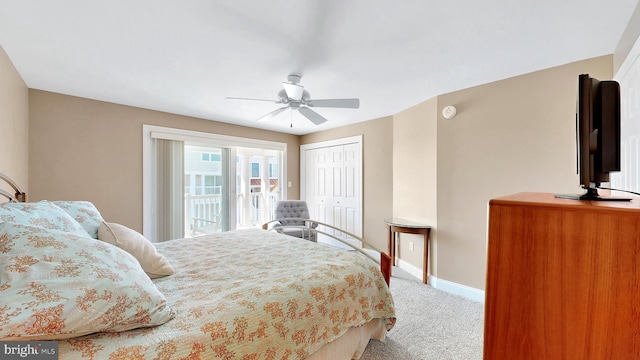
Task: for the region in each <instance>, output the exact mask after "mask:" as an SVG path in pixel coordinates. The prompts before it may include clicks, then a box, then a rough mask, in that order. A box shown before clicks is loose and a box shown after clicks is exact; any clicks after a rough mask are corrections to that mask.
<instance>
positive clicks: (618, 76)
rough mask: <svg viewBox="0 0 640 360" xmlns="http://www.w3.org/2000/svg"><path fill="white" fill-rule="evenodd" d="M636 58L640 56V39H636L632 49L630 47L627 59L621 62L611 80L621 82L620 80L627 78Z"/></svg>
mask: <svg viewBox="0 0 640 360" xmlns="http://www.w3.org/2000/svg"><path fill="white" fill-rule="evenodd" d="M638 56H640V37H638V38H637V39H636V42H635V44H633V47H631V50H630V51H629V53H628V54H627V57H626V58H625V59H624V61H623V62H622V65H620V68H618V71H617V72H616V73H615V75H614V77H613V78H614V79H615V80H617V81H621V80H622V79H624V77H625V76H627V73H628V72H629V70H631V68H632V67H633V65H634V63H635V62H636V60H637V59H638Z"/></svg>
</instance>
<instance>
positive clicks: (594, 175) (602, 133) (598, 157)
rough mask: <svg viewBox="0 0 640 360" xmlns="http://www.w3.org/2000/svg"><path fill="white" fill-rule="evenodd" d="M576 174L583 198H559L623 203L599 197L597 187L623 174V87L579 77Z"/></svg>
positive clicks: (563, 196) (622, 199) (575, 196)
mask: <svg viewBox="0 0 640 360" xmlns="http://www.w3.org/2000/svg"><path fill="white" fill-rule="evenodd" d="M576 145H577V151H576V154H577V172H578V177H579V182H580V186H582V188H583V189H585V193H584V194H581V195H556V196H557V197H560V198H568V199H576V200H607V201H611V200H621V201H628V200H630V198H625V197H613V196H600V195H599V194H598V187H600V184H602V183H606V182H609V181H610V179H609V174H610V173H611V172H613V171H620V84H618V82H617V81H614V80H606V81H599V80H597V79H594V78H592V77H590V76H589V75H588V74H582V75H579V76H578V99H577V102H576Z"/></svg>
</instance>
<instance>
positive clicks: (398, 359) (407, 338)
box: [361, 267, 484, 360]
mask: <svg viewBox="0 0 640 360" xmlns="http://www.w3.org/2000/svg"><path fill="white" fill-rule="evenodd" d="M391 293H392V294H393V300H394V304H395V308H396V318H397V321H396V325H395V326H394V328H393V329H391V330H390V331H389V332H388V333H387V338H386V340H385V341H384V342H380V341H374V340H371V341H370V343H369V345H368V346H367V349H366V351H365V352H364V354H363V355H362V357H361V359H362V360H412V359H416V360H417V359H420V360H432V359H433V360H449V359H451V360H458V359H459V360H475V359H478V360H480V359H482V342H483V331H484V304H482V303H479V302H476V301H472V300H469V299H466V298H463V297H461V296H457V295H452V294H449V293H446V292H443V291H441V290H437V289H435V288H433V287H431V286H429V285H424V284H422V283H421V282H420V280H418V279H416V278H415V277H414V276H411V275H410V274H408V273H407V272H406V271H404V270H402V269H400V268H398V267H394V268H393V277H392V278H391Z"/></svg>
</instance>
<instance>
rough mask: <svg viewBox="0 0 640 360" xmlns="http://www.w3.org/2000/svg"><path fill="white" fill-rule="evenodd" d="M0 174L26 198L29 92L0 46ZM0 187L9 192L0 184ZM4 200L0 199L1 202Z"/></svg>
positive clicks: (27, 191) (10, 191)
mask: <svg viewBox="0 0 640 360" xmlns="http://www.w3.org/2000/svg"><path fill="white" fill-rule="evenodd" d="M0 134H1V135H2V138H1V139H0V173H3V174H5V175H7V176H8V177H10V178H11V179H12V180H13V181H15V182H16V183H17V184H18V186H19V187H20V190H22V191H24V192H26V193H27V196H29V195H30V194H29V184H28V179H29V167H28V166H29V162H28V160H29V148H28V138H29V90H28V89H27V85H26V84H25V83H24V81H23V80H22V77H20V74H18V72H17V71H16V69H15V67H14V66H13V64H12V63H11V60H10V59H9V57H8V56H7V54H6V53H5V52H4V49H3V48H2V47H0ZM0 188H2V189H4V190H7V191H8V192H9V193H10V194H13V189H11V187H10V186H8V185H7V184H5V183H4V182H3V181H0ZM4 200H5V198H2V199H0V202H4Z"/></svg>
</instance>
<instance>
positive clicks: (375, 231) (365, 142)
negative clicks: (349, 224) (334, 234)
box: [300, 117, 393, 249]
mask: <svg viewBox="0 0 640 360" xmlns="http://www.w3.org/2000/svg"><path fill="white" fill-rule="evenodd" d="M392 134H393V122H392V118H391V117H385V118H380V119H376V120H371V121H365V122H362V123H357V124H353V125H349V126H344V127H340V128H337V129H332V130H327V131H320V132H317V133H313V134H308V135H303V136H302V137H301V139H300V145H304V144H311V143H316V142H321V141H327V140H334V139H340V138H345V137H349V136H355V135H362V161H363V165H362V172H363V174H362V187H363V197H364V199H363V200H362V203H363V224H362V227H363V229H362V235H363V237H364V239H365V240H366V241H367V242H369V243H371V244H372V245H373V246H375V247H377V248H379V249H386V248H387V232H386V231H387V230H386V226H385V224H384V219H386V218H390V217H391V215H392V204H393V194H392V192H393V187H392V172H393V167H392V163H393V159H392V154H393V151H392V147H393V135H392Z"/></svg>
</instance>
